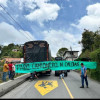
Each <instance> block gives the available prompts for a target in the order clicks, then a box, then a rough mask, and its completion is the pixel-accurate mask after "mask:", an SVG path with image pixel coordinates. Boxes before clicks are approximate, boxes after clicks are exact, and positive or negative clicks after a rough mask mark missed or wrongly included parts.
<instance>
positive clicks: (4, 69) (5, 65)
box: [2, 61, 9, 82]
mask: <svg viewBox="0 0 100 100" xmlns="http://www.w3.org/2000/svg"><path fill="white" fill-rule="evenodd" d="M8 71H9V66H8V61H6V62H5V64H4V66H3V76H2V80H3V82H5V81H6V77H7V74H8Z"/></svg>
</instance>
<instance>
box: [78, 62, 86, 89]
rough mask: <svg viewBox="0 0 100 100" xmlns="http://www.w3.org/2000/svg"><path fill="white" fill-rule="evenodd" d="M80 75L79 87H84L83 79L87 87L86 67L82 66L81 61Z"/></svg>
mask: <svg viewBox="0 0 100 100" xmlns="http://www.w3.org/2000/svg"><path fill="white" fill-rule="evenodd" d="M80 76H81V82H82V86H81V87H80V88H84V80H85V83H86V87H87V88H88V80H87V68H86V67H85V66H84V64H83V63H81V71H80Z"/></svg>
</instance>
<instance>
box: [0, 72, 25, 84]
mask: <svg viewBox="0 0 100 100" xmlns="http://www.w3.org/2000/svg"><path fill="white" fill-rule="evenodd" d="M21 75H24V74H22V73H20V74H18V73H16V74H15V77H14V78H17V77H19V76H21ZM6 80H7V81H9V78H8V75H7V77H6ZM0 83H3V81H2V76H0Z"/></svg>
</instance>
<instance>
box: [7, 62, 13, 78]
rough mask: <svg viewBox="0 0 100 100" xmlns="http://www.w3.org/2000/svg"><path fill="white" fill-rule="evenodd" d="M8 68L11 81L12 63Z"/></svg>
mask: <svg viewBox="0 0 100 100" xmlns="http://www.w3.org/2000/svg"><path fill="white" fill-rule="evenodd" d="M8 66H9V79H12V66H13V64H12V62H10V63H9V64H8Z"/></svg>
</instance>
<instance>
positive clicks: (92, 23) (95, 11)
mask: <svg viewBox="0 0 100 100" xmlns="http://www.w3.org/2000/svg"><path fill="white" fill-rule="evenodd" d="M86 10H87V15H85V16H83V17H82V18H81V19H80V20H78V24H71V25H72V26H74V27H77V28H79V29H80V30H83V29H89V30H91V31H97V30H98V29H99V27H100V3H96V4H93V5H89V6H88V7H87V8H86Z"/></svg>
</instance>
